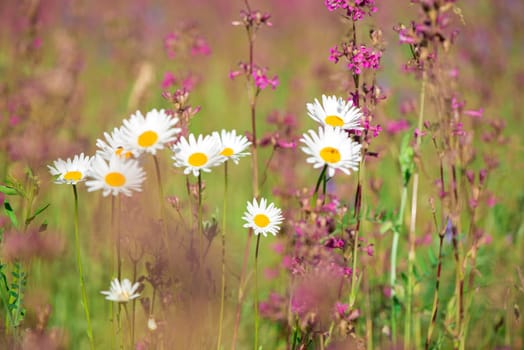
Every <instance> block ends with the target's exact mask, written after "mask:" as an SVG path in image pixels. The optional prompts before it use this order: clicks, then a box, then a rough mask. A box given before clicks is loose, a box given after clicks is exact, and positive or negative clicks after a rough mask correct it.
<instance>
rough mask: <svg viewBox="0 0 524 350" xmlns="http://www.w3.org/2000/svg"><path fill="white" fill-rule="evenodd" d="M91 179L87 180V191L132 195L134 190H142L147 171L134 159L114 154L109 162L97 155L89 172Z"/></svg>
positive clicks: (105, 194)
mask: <svg viewBox="0 0 524 350" xmlns="http://www.w3.org/2000/svg"><path fill="white" fill-rule="evenodd" d="M89 177H90V178H91V180H89V181H87V182H86V186H87V191H88V192H92V191H97V190H102V191H103V192H102V194H103V195H104V197H105V196H107V195H109V194H112V195H113V196H116V195H118V194H119V193H123V194H125V195H126V196H131V192H132V191H141V190H142V189H141V187H140V186H141V185H142V182H144V180H145V172H144V170H143V169H142V168H141V167H140V165H138V161H136V160H134V159H127V160H126V159H125V158H123V157H119V156H116V155H114V156H113V157H112V158H111V159H110V160H109V163H108V162H106V161H105V160H104V159H103V158H102V157H100V156H98V155H97V156H95V158H94V159H93V162H92V165H91V171H90V172H89Z"/></svg>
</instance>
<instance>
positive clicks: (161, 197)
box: [153, 155, 171, 256]
mask: <svg viewBox="0 0 524 350" xmlns="http://www.w3.org/2000/svg"><path fill="white" fill-rule="evenodd" d="M153 160H154V161H155V171H156V180H157V182H158V197H159V200H160V218H161V220H162V234H163V235H162V237H163V239H164V245H165V247H166V249H167V253H168V254H167V255H168V256H171V254H169V251H170V250H169V239H168V235H167V220H166V210H165V207H164V187H163V186H162V177H161V176H160V165H159V164H158V158H157V156H156V155H154V156H153Z"/></svg>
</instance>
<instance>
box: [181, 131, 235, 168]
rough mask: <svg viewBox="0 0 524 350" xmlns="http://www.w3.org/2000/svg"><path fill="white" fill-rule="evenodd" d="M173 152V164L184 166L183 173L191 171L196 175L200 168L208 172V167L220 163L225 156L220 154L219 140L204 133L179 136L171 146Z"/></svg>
mask: <svg viewBox="0 0 524 350" xmlns="http://www.w3.org/2000/svg"><path fill="white" fill-rule="evenodd" d="M172 151H173V152H174V155H173V157H172V158H173V160H174V161H175V163H174V166H176V167H186V168H185V169H184V174H186V175H187V174H189V173H191V172H192V173H193V175H195V176H198V175H199V174H200V170H202V171H205V172H210V171H211V170H210V168H211V167H214V166H217V165H220V164H221V163H222V162H223V161H224V160H226V157H225V156H223V155H221V154H220V152H221V151H222V149H221V147H220V142H219V140H218V139H217V138H216V137H213V136H210V135H206V136H205V137H204V136H202V135H198V138H195V135H193V134H190V135H189V138H188V139H186V138H185V137H181V138H180V140H179V141H178V142H177V143H176V144H175V145H174V146H173V147H172Z"/></svg>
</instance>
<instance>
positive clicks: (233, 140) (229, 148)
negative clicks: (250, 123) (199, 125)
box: [213, 130, 251, 164]
mask: <svg viewBox="0 0 524 350" xmlns="http://www.w3.org/2000/svg"><path fill="white" fill-rule="evenodd" d="M213 137H216V138H217V139H218V140H219V141H220V145H221V147H220V149H221V151H220V154H221V155H223V156H224V157H226V160H229V159H231V160H232V161H233V162H235V164H238V160H239V159H240V157H245V156H248V155H249V154H250V153H249V152H244V150H245V149H246V148H248V147H249V145H251V142H249V141H248V140H247V137H245V136H242V135H237V132H236V130H232V131H229V132H228V131H225V130H222V131H221V132H220V134H219V133H218V132H217V131H215V132H213Z"/></svg>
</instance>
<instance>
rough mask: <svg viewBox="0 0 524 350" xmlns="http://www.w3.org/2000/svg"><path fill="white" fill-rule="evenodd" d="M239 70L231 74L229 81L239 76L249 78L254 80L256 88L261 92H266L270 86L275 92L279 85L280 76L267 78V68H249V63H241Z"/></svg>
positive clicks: (254, 66)
mask: <svg viewBox="0 0 524 350" xmlns="http://www.w3.org/2000/svg"><path fill="white" fill-rule="evenodd" d="M238 66H239V69H238V70H234V71H231V72H229V79H231V80H233V79H235V78H236V77H238V76H239V75H244V76H249V75H251V77H252V78H253V81H254V83H255V86H256V87H257V88H259V89H260V90H264V89H265V88H267V87H268V86H271V88H272V89H273V90H275V89H276V87H277V86H278V84H279V81H278V76H276V75H274V76H273V78H269V77H268V76H267V68H266V67H259V66H257V65H253V67H251V69H250V67H249V64H248V63H244V62H241V63H239V65H238Z"/></svg>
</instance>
